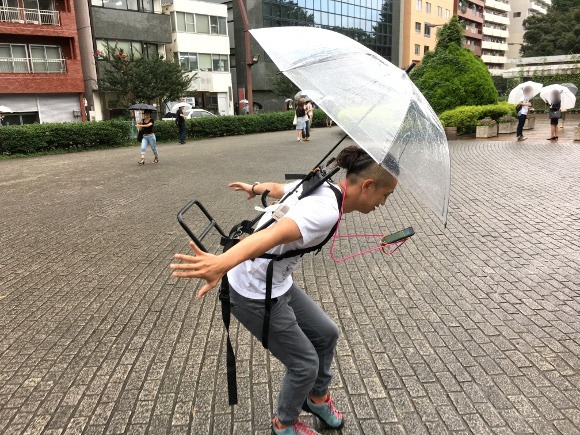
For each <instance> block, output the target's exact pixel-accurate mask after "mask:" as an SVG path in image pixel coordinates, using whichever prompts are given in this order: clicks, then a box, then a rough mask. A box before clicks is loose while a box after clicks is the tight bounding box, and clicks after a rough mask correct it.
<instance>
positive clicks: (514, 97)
mask: <svg viewBox="0 0 580 435" xmlns="http://www.w3.org/2000/svg"><path fill="white" fill-rule="evenodd" d="M543 86H544V85H543V84H541V83H536V82H524V83H520V84H519V85H517V86H516V87H515V88H513V89H512V91H511V92H510V95H509V97H508V103H510V104H518V103H519V102H520V101H522V100H523V99H524V89H526V88H528V87H529V90H528V95H526V97H527V98H528V100H531V99H532V98H534V97H535V96H536V95H538V94H539V93H540V91H541V90H542V87H543Z"/></svg>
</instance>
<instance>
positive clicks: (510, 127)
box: [497, 121, 518, 134]
mask: <svg viewBox="0 0 580 435" xmlns="http://www.w3.org/2000/svg"><path fill="white" fill-rule="evenodd" d="M517 128H518V123H517V122H515V121H514V122H500V123H499V124H498V131H497V132H498V133H499V134H508V133H515V132H516V130H517Z"/></svg>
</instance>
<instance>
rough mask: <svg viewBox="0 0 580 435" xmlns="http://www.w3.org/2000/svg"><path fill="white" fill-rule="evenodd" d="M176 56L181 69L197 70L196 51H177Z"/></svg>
mask: <svg viewBox="0 0 580 435" xmlns="http://www.w3.org/2000/svg"><path fill="white" fill-rule="evenodd" d="M176 57H177V61H178V62H179V66H180V67H181V69H182V70H183V71H197V69H198V66H197V53H177V54H176Z"/></svg>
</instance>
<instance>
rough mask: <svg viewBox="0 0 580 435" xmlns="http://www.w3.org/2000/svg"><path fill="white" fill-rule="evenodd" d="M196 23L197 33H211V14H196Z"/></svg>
mask: <svg viewBox="0 0 580 435" xmlns="http://www.w3.org/2000/svg"><path fill="white" fill-rule="evenodd" d="M195 24H196V25H197V33H209V15H197V14H195Z"/></svg>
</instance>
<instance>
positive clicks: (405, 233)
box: [381, 227, 415, 245]
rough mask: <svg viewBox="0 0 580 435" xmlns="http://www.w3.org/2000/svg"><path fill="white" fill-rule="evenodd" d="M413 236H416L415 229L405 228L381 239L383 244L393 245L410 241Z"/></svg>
mask: <svg viewBox="0 0 580 435" xmlns="http://www.w3.org/2000/svg"><path fill="white" fill-rule="evenodd" d="M413 234H415V231H414V230H413V227H409V228H405V229H404V230H401V231H397V232H396V233H393V234H389V235H386V236H384V237H383V238H382V239H381V244H382V245H390V244H391V243H395V242H400V241H401V240H404V239H408V238H409V237H411V236H412V235H413Z"/></svg>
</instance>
